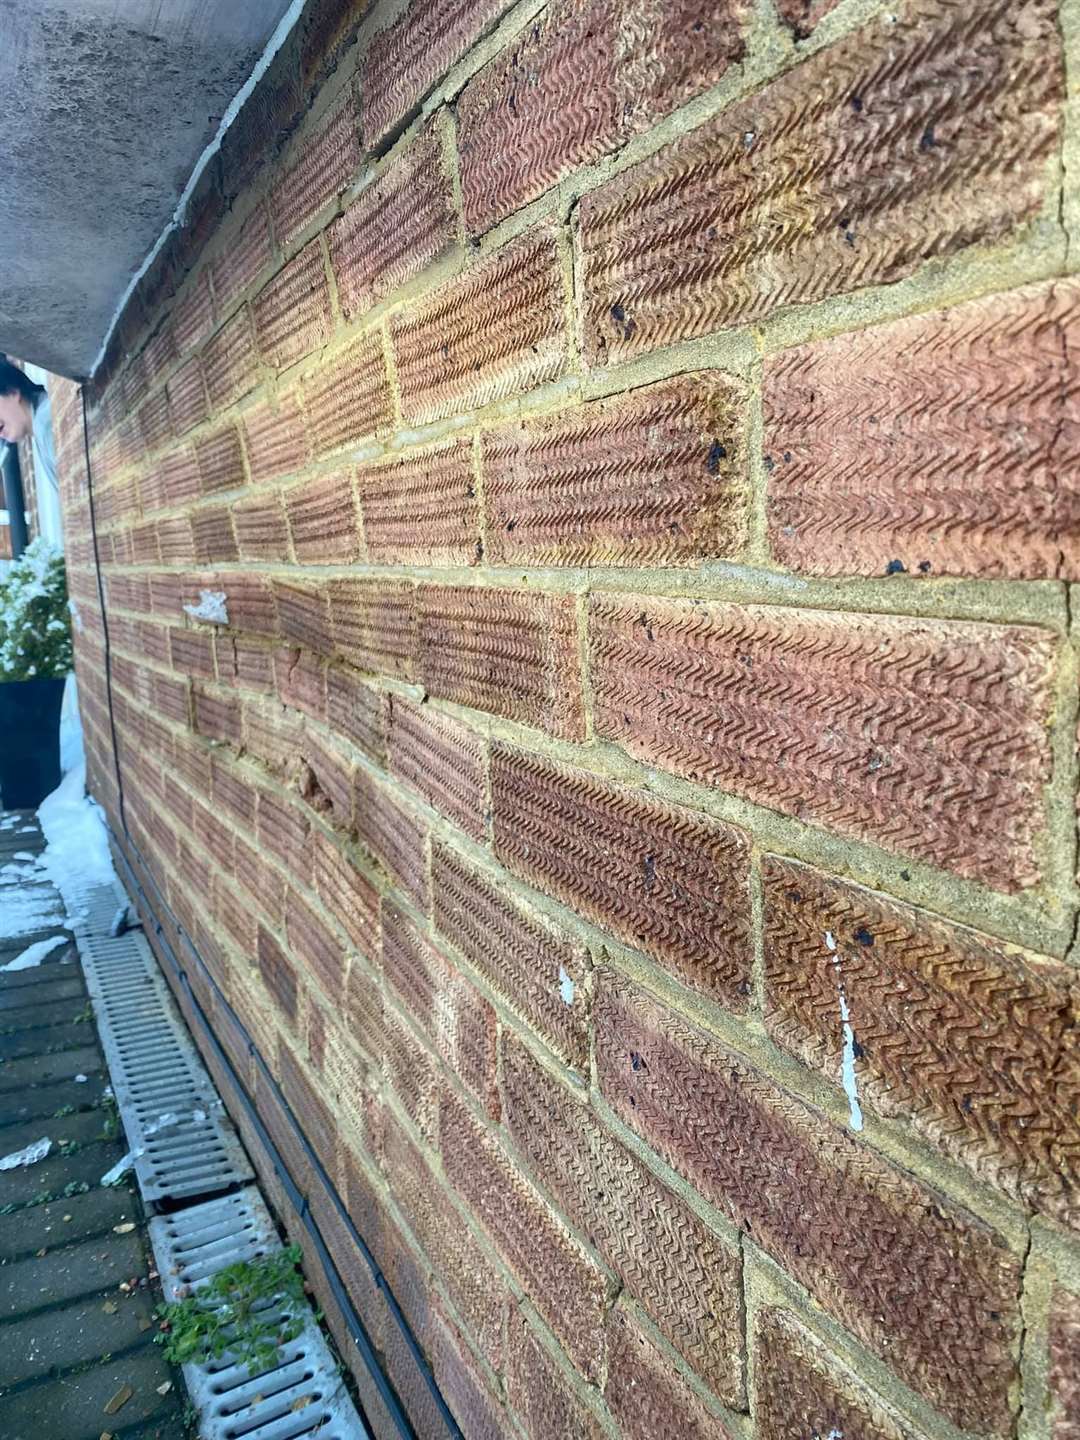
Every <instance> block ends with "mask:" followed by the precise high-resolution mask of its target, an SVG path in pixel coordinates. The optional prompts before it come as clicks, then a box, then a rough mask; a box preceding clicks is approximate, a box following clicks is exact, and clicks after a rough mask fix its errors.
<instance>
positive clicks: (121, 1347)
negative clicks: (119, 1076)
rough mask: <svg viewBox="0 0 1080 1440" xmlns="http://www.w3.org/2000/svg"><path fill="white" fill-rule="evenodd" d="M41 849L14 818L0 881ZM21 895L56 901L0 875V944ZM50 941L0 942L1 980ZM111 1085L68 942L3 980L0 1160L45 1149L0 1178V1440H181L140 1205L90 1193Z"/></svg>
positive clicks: (105, 1156)
mask: <svg viewBox="0 0 1080 1440" xmlns="http://www.w3.org/2000/svg"><path fill="white" fill-rule="evenodd" d="M30 825H34V830H33V831H32V832H31V831H30V830H29V829H28V828H25V827H29V826H30ZM43 847H44V841H43V838H42V836H41V833H40V830H38V829H37V826H36V824H35V822H34V817H33V815H30V814H28V815H25V816H23V817H21V821H20V823H18V824H16V825H14V826H10V827H9V828H7V829H2V830H0V871H2V870H3V867H4V866H5V865H8V864H10V863H11V862H12V860H13V857H14V856H15V854H17V853H19V852H23V851H26V852H29V853H30V854H37V853H38V852H40V851H41V850H42V849H43ZM5 880H7V881H8V884H7V885H5V883H4V882H5ZM27 883H33V884H35V885H39V886H41V889H42V893H43V895H52V896H55V891H53V890H52V889H51V887H50V886H48V885H47V883H46V882H40V881H32V882H30V881H28V879H27V877H21V878H18V877H17V878H15V879H14V881H13V880H12V877H10V876H8V877H5V876H4V875H3V874H2V873H0V930H3V929H4V928H5V927H4V925H3V923H2V921H3V915H4V908H5V907H4V897H5V894H7V895H8V896H11V894H12V893H13V889H14V888H15V887H17V888H18V890H19V892H20V893H22V892H24V891H25V887H26V885H27ZM56 899H57V908H58V909H59V910H60V911H61V912H62V911H63V903H62V902H61V901H60V900H59V898H58V897H56ZM9 904H10V902H9ZM9 913H10V911H9ZM61 930H62V927H58V926H53V927H50V928H49V929H48V930H44V931H41V932H38V933H35V934H29V935H21V936H19V937H17V938H15V939H4V938H2V937H0V967H2V966H4V965H6V964H7V963H8V962H9V961H10V960H12V959H13V958H14V957H15V956H16V955H18V954H19V953H20V951H22V950H23V949H25V948H26V946H28V945H30V944H32V943H33V942H34V941H35V940H39V939H47V938H49V937H50V936H52V935H56V934H59V933H61ZM65 933H67V932H65ZM108 1080H109V1076H108V1071H107V1068H106V1064H105V1058H104V1055H103V1053H102V1050H101V1047H100V1044H99V1043H98V1037H97V1029H96V1026H95V1024H94V1020H93V1015H92V1011H91V1009H90V1004H89V999H88V996H87V991H86V985H85V983H84V981H83V976H82V969H81V966H80V964H79V961H78V956H77V954H76V950H75V945H74V942H73V941H72V943H71V944H69V945H67V946H64V947H58V948H57V949H56V950H54V951H52V952H51V953H50V954H49V955H48V956H46V958H45V959H44V961H43V962H42V963H41V965H40V966H38V967H37V968H35V969H27V970H18V971H13V972H10V973H7V974H5V973H3V972H2V970H0V1157H3V1156H6V1155H11V1154H13V1153H14V1152H16V1151H19V1150H22V1149H23V1148H24V1147H25V1146H26V1145H28V1144H32V1143H33V1142H34V1141H36V1140H39V1139H41V1138H42V1137H45V1136H47V1137H48V1138H49V1140H50V1141H51V1142H52V1148H51V1150H50V1151H49V1154H48V1155H47V1157H46V1158H45V1159H43V1160H41V1161H38V1162H37V1163H36V1164H32V1165H28V1166H25V1167H23V1166H19V1167H17V1168H15V1169H11V1170H0V1435H2V1436H3V1437H4V1440H100V1437H102V1436H111V1437H115V1440H182V1437H184V1436H185V1435H186V1434H187V1433H188V1431H187V1429H186V1427H185V1422H184V1415H183V1410H184V1392H183V1382H182V1381H181V1379H180V1375H179V1372H178V1371H175V1370H173V1369H172V1368H171V1367H170V1366H169V1365H168V1363H167V1362H166V1360H165V1358H164V1356H163V1355H162V1353H161V1350H160V1349H159V1348H158V1347H157V1346H156V1345H154V1344H153V1338H154V1335H155V1333H156V1328H155V1325H154V1320H153V1310H154V1306H155V1305H156V1304H157V1303H158V1301H159V1299H160V1295H159V1292H158V1290H157V1286H156V1282H155V1281H154V1280H153V1278H152V1270H153V1260H152V1256H151V1254H150V1247H149V1241H148V1238H147V1233H146V1215H145V1214H144V1211H143V1207H142V1203H141V1201H140V1199H139V1196H138V1194H137V1192H136V1191H135V1189H134V1187H133V1185H131V1186H129V1185H128V1184H123V1185H120V1186H117V1187H115V1188H103V1187H102V1186H101V1183H100V1181H101V1177H102V1175H104V1174H105V1173H106V1172H107V1171H108V1170H109V1169H110V1168H111V1167H112V1166H113V1165H114V1164H115V1163H116V1161H117V1160H119V1159H120V1158H121V1156H122V1155H123V1154H124V1152H125V1149H126V1146H125V1144H124V1136H123V1131H122V1129H121V1130H120V1133H119V1134H118V1135H117V1134H113V1133H111V1125H110V1115H111V1114H112V1113H114V1112H112V1110H111V1107H108V1106H107V1105H106V1104H105V1103H104V1101H105V1098H106V1093H107V1092H106V1087H107V1085H108ZM166 1385H170V1388H169V1389H168V1390H167V1391H166V1393H165V1394H164V1395H162V1394H161V1393H159V1390H160V1387H163V1386H166ZM128 1390H130V1394H128V1393H127V1392H128ZM121 1401H122V1403H119V1402H121Z"/></svg>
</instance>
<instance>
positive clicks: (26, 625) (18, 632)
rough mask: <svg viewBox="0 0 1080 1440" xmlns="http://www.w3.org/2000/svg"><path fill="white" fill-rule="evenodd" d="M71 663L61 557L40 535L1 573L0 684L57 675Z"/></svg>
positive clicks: (62, 674) (65, 588)
mask: <svg viewBox="0 0 1080 1440" xmlns="http://www.w3.org/2000/svg"><path fill="white" fill-rule="evenodd" d="M71 667H72V650H71V620H70V617H69V613H68V593H67V574H66V570H65V567H64V557H63V554H62V553H61V552H60V551H59V550H57V549H56V548H55V547H54V546H52V545H50V544H49V542H48V541H47V540H43V539H42V538H41V537H40V536H39V537H38V539H36V540H32V541H31V542H30V544H29V545H28V546H27V547H26V549H25V550H24V551H23V553H22V554H21V555H20V556H19V558H18V559H17V560H16V561H15V562H14V563H13V564H12V565H11V566H10V567H9V568H8V570H7V572H6V573H5V574H4V575H2V576H0V684H3V683H4V682H5V681H9V680H42V679H49V678H56V677H62V676H64V675H66V674H67V673H68V671H69V670H70V669H71Z"/></svg>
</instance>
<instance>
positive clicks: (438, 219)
mask: <svg viewBox="0 0 1080 1440" xmlns="http://www.w3.org/2000/svg"><path fill="white" fill-rule="evenodd" d="M456 232H457V226H456V224H455V220H454V213H453V205H452V200H451V194H450V180H449V177H448V176H447V174H446V166H445V161H444V159H443V156H442V147H441V144H440V139H439V135H438V132H437V131H436V130H435V129H429V130H427V131H426V132H425V133H424V134H423V135H422V136H421V138H420V139H419V140H418V141H417V142H416V144H414V145H412V146H410V148H409V150H408V151H407V152H406V153H405V154H404V155H403V156H401V158H400V159H398V160H396V161H395V162H394V164H393V165H392V166H391V167H390V169H388V170H387V171H385V172H384V173H383V174H382V175H381V176H380V177H379V179H378V180H376V181H375V182H374V183H373V184H371V185H369V186H368V187H367V189H366V190H364V191H363V193H362V194H361V195H359V196H358V197H357V198H356V199H355V200H354V201H353V202H352V204H351V205H350V206H349V208H348V209H347V210H346V211H345V213H344V215H342V216H341V218H340V219H339V220H335V221H334V223H333V224H332V225H331V226H330V228H329V231H328V232H327V239H328V242H329V245H330V262H331V264H332V265H333V267H334V276H335V278H336V280H337V288H338V299H339V300H340V302H341V308H342V311H343V312H344V314H345V315H346V316H348V317H349V318H350V319H353V318H355V317H357V316H359V315H362V314H363V313H364V311H365V310H368V309H370V308H371V306H372V305H374V304H375V302H376V301H377V300H381V299H382V298H383V297H384V296H386V295H389V294H391V293H392V292H393V291H394V290H397V289H398V288H399V286H401V285H404V284H405V283H406V281H408V280H411V279H412V278H413V277H414V276H415V275H419V274H420V272H421V271H422V270H424V269H426V267H427V266H428V265H430V264H431V262H432V261H433V260H436V259H438V257H439V256H440V255H442V254H443V253H444V252H445V251H446V250H447V249H449V247H450V246H451V245H452V244H453V243H454V240H455V239H456V238H457V234H456Z"/></svg>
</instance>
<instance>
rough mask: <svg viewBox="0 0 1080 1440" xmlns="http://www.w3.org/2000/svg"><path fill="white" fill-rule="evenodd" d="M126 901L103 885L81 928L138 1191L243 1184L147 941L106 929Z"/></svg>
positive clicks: (157, 1195)
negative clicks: (112, 934)
mask: <svg viewBox="0 0 1080 1440" xmlns="http://www.w3.org/2000/svg"><path fill="white" fill-rule="evenodd" d="M124 900H125V897H124V896H123V893H122V891H120V890H119V889H118V888H116V887H114V886H112V885H102V886H98V887H97V888H96V889H94V890H92V891H90V892H89V893H88V894H87V895H85V896H84V897H83V899H82V904H83V905H84V906H85V912H86V913H85V916H84V917H83V918H82V919H80V920H79V921H78V922H76V924H75V927H74V929H75V935H76V938H77V940H78V945H79V953H80V955H81V957H82V961H83V969H84V972H85V974H86V987H87V989H88V990H89V991H90V996H91V998H92V1000H93V1002H94V1011H95V1015H96V1018H97V1022H98V1029H99V1032H100V1034H101V1044H102V1047H103V1049H104V1051H105V1055H106V1058H107V1060H108V1062H109V1071H110V1075H111V1080H112V1087H113V1094H114V1095H115V1097H116V1103H117V1106H118V1107H119V1109H120V1113H121V1115H122V1117H123V1121H124V1129H125V1130H126V1132H127V1136H128V1141H129V1142H130V1144H131V1152H132V1157H133V1160H134V1166H135V1175H136V1178H137V1180H138V1182H139V1188H140V1189H141V1191H142V1193H143V1197H144V1199H145V1200H147V1201H155V1200H157V1201H160V1200H181V1199H184V1198H186V1197H188V1196H192V1195H213V1194H214V1193H215V1191H219V1190H227V1189H229V1188H230V1187H232V1186H234V1185H241V1184H244V1183H245V1182H246V1181H248V1180H250V1179H252V1174H253V1172H252V1169H251V1166H250V1164H249V1163H248V1159H247V1156H246V1155H245V1154H244V1151H243V1148H242V1146H241V1145H240V1142H239V1140H238V1138H237V1136H236V1133H235V1131H234V1130H233V1128H232V1125H231V1124H230V1123H229V1120H228V1118H227V1117H226V1115H225V1112H224V1109H223V1107H222V1104H221V1101H220V1100H219V1099H218V1096H217V1091H216V1090H215V1088H214V1085H213V1082H212V1081H211V1079H210V1077H209V1075H208V1074H207V1073H206V1070H205V1069H204V1068H203V1064H202V1061H201V1060H200V1059H199V1057H198V1054H197V1053H196V1050H195V1047H194V1045H193V1044H192V1041H191V1037H190V1036H189V1034H188V1031H187V1026H186V1025H185V1024H184V1021H183V1018H182V1017H181V1016H180V1014H179V1012H178V1011H177V1009H176V1006H175V1005H174V1003H173V999H172V996H171V995H170V994H169V990H168V987H167V986H166V984H165V981H164V979H163V978H162V976H161V974H160V973H159V971H158V967H157V962H156V961H155V959H154V956H153V952H152V951H151V949H150V946H149V945H148V944H147V942H146V939H145V937H144V936H143V935H142V934H141V933H140V932H138V931H129V932H128V933H126V934H124V935H120V936H115V937H113V936H110V934H109V927H110V925H111V924H112V920H113V917H114V916H115V914H116V912H117V909H118V907H119V906H120V905H121V904H123V903H124ZM298 1433H302V1432H298Z"/></svg>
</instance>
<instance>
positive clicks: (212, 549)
mask: <svg viewBox="0 0 1080 1440" xmlns="http://www.w3.org/2000/svg"><path fill="white" fill-rule="evenodd" d="M191 530H192V534H193V535H194V537H195V558H196V559H197V560H198V562H199V564H200V565H212V564H215V563H216V562H217V561H221V560H225V561H228V560H236V559H237V558H238V556H237V550H236V536H235V535H234V534H233V527H232V515H231V513H230V511H229V507H228V506H227V505H213V506H210V507H207V508H204V509H202V510H195V511H193V512H192V516H191Z"/></svg>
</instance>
